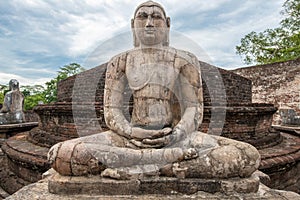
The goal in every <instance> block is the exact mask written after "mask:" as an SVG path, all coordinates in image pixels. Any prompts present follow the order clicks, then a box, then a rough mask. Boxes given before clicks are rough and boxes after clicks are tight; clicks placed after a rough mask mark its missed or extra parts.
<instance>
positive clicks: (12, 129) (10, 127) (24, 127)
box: [0, 122, 38, 139]
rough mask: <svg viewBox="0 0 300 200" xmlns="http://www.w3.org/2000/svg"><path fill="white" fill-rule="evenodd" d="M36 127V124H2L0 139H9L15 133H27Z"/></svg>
mask: <svg viewBox="0 0 300 200" xmlns="http://www.w3.org/2000/svg"><path fill="white" fill-rule="evenodd" d="M36 126H38V122H24V123H19V124H2V125H0V138H2V139H4V138H9V137H11V136H13V135H16V134H17V133H21V132H25V131H29V130H31V129H32V128H34V127H36Z"/></svg>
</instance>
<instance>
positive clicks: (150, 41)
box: [131, 1, 170, 47]
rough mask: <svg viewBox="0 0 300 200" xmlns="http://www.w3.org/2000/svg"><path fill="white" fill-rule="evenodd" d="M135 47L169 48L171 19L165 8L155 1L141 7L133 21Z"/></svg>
mask: <svg viewBox="0 0 300 200" xmlns="http://www.w3.org/2000/svg"><path fill="white" fill-rule="evenodd" d="M131 28H132V32H133V39H134V46H135V47H139V46H141V45H143V46H150V47H151V46H157V45H162V46H168V45H169V30H170V18H169V17H167V16H166V13H165V10H164V8H163V7H162V6H161V5H160V4H158V3H156V2H153V1H147V2H145V3H142V4H141V5H139V6H138V7H137V8H136V10H135V12H134V17H133V19H132V20H131Z"/></svg>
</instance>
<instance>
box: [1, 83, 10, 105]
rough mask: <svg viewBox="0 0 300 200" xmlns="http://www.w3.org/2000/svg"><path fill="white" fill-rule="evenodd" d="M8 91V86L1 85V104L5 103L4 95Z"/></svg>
mask: <svg viewBox="0 0 300 200" xmlns="http://www.w3.org/2000/svg"><path fill="white" fill-rule="evenodd" d="M7 91H8V86H7V85H1V84H0V104H2V103H3V101H4V95H5V93H6V92H7Z"/></svg>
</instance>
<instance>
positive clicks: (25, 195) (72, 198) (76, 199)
mask: <svg viewBox="0 0 300 200" xmlns="http://www.w3.org/2000/svg"><path fill="white" fill-rule="evenodd" d="M49 179H52V176H48V177H47V178H45V179H42V180H40V181H39V182H37V183H34V184H31V185H28V186H25V187H24V188H22V189H21V190H19V191H18V192H16V193H15V194H13V195H11V196H9V197H8V198H6V199H7V200H15V199H22V200H32V199H44V200H53V199H55V200H81V199H86V200H102V199H103V200H104V199H105V200H127V199H142V200H167V199H178V200H189V199H199V200H202V199H203V200H207V199H210V200H220V199H222V200H223V199H225V200H226V199H227V200H229V199H230V200H237V199H247V200H261V199H266V200H273V199H277V200H286V199H295V200H296V199H300V195H298V194H296V193H294V192H287V191H281V190H273V189H270V188H268V187H266V186H265V185H263V184H259V185H258V190H257V191H256V192H251V193H237V192H230V194H224V193H220V192H215V193H209V192H203V191H198V192H195V193H193V194H184V193H178V192H177V193H176V192H174V193H171V194H170V193H169V194H159V193H158V194H157V193H152V192H150V193H148V194H147V193H145V194H128V193H129V192H127V194H116V195H111V194H109V192H110V190H112V191H116V190H117V189H120V188H121V185H122V184H121V185H118V184H117V182H115V183H114V184H111V182H106V183H107V184H108V186H107V185H106V184H104V185H102V186H103V187H102V188H101V187H100V186H95V185H90V186H91V187H94V190H90V194H78V191H76V190H73V192H74V193H72V194H68V195H66V194H53V193H50V192H49V190H48V182H49ZM79 179H80V178H79ZM79 179H77V182H78V183H79V182H80V181H79ZM89 179H93V177H90V178H89ZM97 180H98V181H99V180H100V178H96V180H95V181H96V182H97ZM52 181H53V180H52ZM61 181H62V182H61V183H62V184H65V183H66V181H67V182H68V180H67V179H66V178H65V181H63V180H62V179H61ZM73 181H74V182H75V180H73ZM93 183H94V182H93ZM102 183H105V182H102ZM157 183H158V182H157ZM244 183H245V182H241V184H244ZM127 184H128V186H134V185H135V184H136V183H135V182H134V181H131V182H130V181H129V182H128V183H127ZM145 184H149V183H145ZM213 184H215V183H213ZM112 185H113V186H117V188H112V187H111V186H112ZM155 185H156V184H155ZM192 185H193V184H190V186H192ZM196 185H197V184H196ZM199 185H201V184H199ZM62 186H64V185H62ZM123 186H124V187H123V188H121V189H120V190H119V191H118V192H119V193H120V192H121V191H124V190H125V189H126V188H129V187H128V186H126V185H123ZM156 186H157V187H159V184H157V185H156ZM97 187H98V188H97ZM157 187H156V188H157ZM156 188H155V187H152V188H146V189H148V190H149V191H151V190H153V189H156ZM190 188H194V187H190ZM223 188H224V187H223ZM231 188H232V187H231ZM255 188H257V187H256V184H255ZM77 189H78V188H77ZM95 189H99V190H100V191H103V190H104V189H105V190H106V191H105V193H106V194H99V191H98V190H95ZM135 189H137V188H136V187H135V188H134V187H133V188H131V190H130V191H133V192H134V191H136V190H135ZM183 190H184V188H183ZM81 191H83V190H81ZM194 191H195V189H194ZM124 192H125V191H124ZM167 192H171V190H169V191H167ZM76 193H77V194H76ZM97 193H98V194H97ZM125 193H126V192H125Z"/></svg>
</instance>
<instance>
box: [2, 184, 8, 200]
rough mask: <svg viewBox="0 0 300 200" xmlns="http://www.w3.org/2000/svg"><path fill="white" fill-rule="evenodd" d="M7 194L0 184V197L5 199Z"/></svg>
mask: <svg viewBox="0 0 300 200" xmlns="http://www.w3.org/2000/svg"><path fill="white" fill-rule="evenodd" d="M8 196H9V194H8V193H7V192H6V191H5V190H3V188H2V187H1V186H0V199H5V198H6V197H8Z"/></svg>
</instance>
